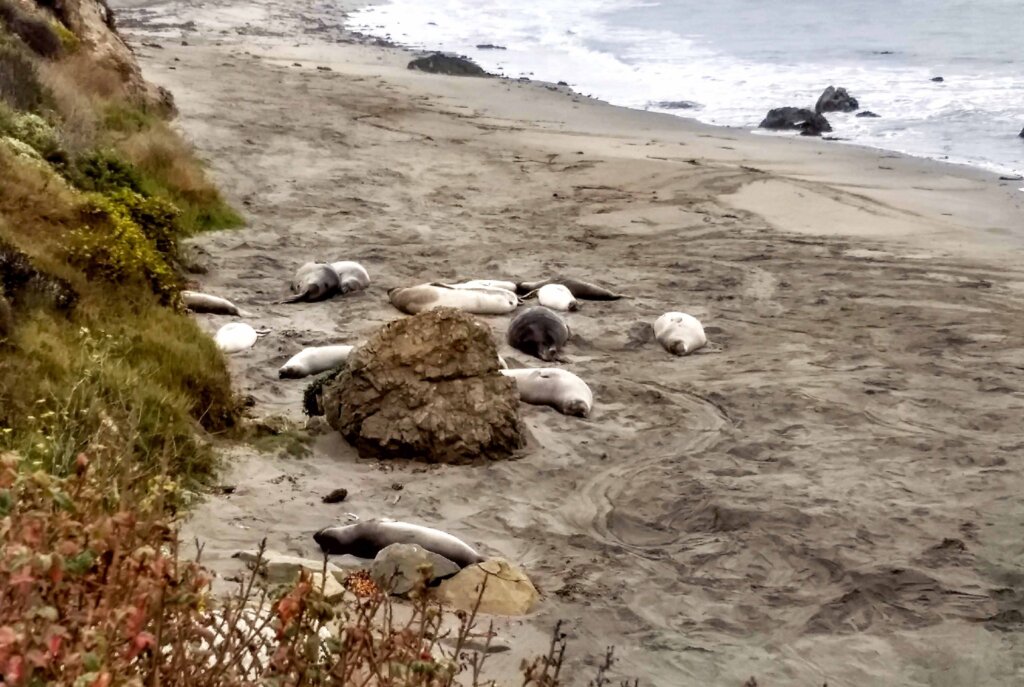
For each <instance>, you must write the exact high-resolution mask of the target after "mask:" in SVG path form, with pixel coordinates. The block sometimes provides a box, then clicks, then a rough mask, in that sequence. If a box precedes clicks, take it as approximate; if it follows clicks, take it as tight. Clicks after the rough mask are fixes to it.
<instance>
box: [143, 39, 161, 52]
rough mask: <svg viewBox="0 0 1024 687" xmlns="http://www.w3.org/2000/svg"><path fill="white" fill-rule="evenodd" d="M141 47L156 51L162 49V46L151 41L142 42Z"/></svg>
mask: <svg viewBox="0 0 1024 687" xmlns="http://www.w3.org/2000/svg"><path fill="white" fill-rule="evenodd" d="M142 45H144V46H145V47H147V48H156V49H157V50H163V49H164V46H162V45H160V44H159V43H153V42H151V41H143V42H142Z"/></svg>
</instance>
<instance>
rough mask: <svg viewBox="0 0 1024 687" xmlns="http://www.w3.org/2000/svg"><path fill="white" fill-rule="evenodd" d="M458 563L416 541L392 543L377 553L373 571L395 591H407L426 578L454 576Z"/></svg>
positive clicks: (395, 592)
mask: <svg viewBox="0 0 1024 687" xmlns="http://www.w3.org/2000/svg"><path fill="white" fill-rule="evenodd" d="M457 572H459V566H458V565H456V564H455V563H452V562H451V561H450V560H448V559H447V558H445V557H444V556H441V555H438V554H436V553H434V552H433V551H427V550H426V549H423V548H422V547H419V546H417V545H416V544H391V545H390V546H386V547H384V548H383V549H381V551H380V552H379V553H378V554H377V557H376V558H375V559H374V561H373V563H372V565H371V566H370V575H372V576H373V579H374V581H376V583H377V584H378V585H379V586H380V587H381V589H387V590H389V591H390V592H391V593H392V594H408V593H409V592H410V591H412V590H413V589H415V588H416V587H417V586H418V585H419V584H420V583H421V582H422V581H423V580H424V577H425V578H426V582H427V584H430V583H431V582H434V581H435V580H438V579H441V578H446V577H451V576H452V575H454V574H456V573H457Z"/></svg>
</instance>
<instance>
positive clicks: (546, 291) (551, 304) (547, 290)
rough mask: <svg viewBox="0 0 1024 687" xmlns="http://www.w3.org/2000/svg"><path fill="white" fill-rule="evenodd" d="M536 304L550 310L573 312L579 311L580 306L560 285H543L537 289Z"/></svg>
mask: <svg viewBox="0 0 1024 687" xmlns="http://www.w3.org/2000/svg"><path fill="white" fill-rule="evenodd" d="M537 302H539V303H540V304H541V305H543V306H544V307H545V308H551V309H552V310H562V311H566V310H569V311H573V312H575V311H577V310H579V309H580V304H579V302H578V301H577V300H576V297H575V296H573V295H572V291H570V290H569V289H567V288H566V287H565V286H563V285H562V284H545V285H544V286H542V287H540V288H539V289H537Z"/></svg>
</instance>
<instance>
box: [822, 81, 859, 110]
mask: <svg viewBox="0 0 1024 687" xmlns="http://www.w3.org/2000/svg"><path fill="white" fill-rule="evenodd" d="M859 107H860V103H858V102H857V99H856V98H854V97H853V96H852V95H850V94H849V93H847V91H846V89H845V88H836V87H835V86H829V87H828V88H826V89H825V90H824V91H823V92H822V94H821V96H820V97H819V98H818V102H817V103H816V104H815V106H814V111H815V112H817V113H818V114H821V113H823V112H853V111H855V110H857V109H858V108H859Z"/></svg>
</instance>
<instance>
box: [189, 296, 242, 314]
mask: <svg viewBox="0 0 1024 687" xmlns="http://www.w3.org/2000/svg"><path fill="white" fill-rule="evenodd" d="M181 302H182V304H184V306H185V307H186V308H188V309H189V310H191V311H192V312H205V313H213V314H214V315H244V314H245V313H243V312H242V311H241V310H239V309H238V306H237V305H235V304H234V303H232V302H231V301H229V300H228V299H226V298H221V297H220V296H212V295H210V294H208V293H200V292H199V291H182V292H181Z"/></svg>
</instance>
